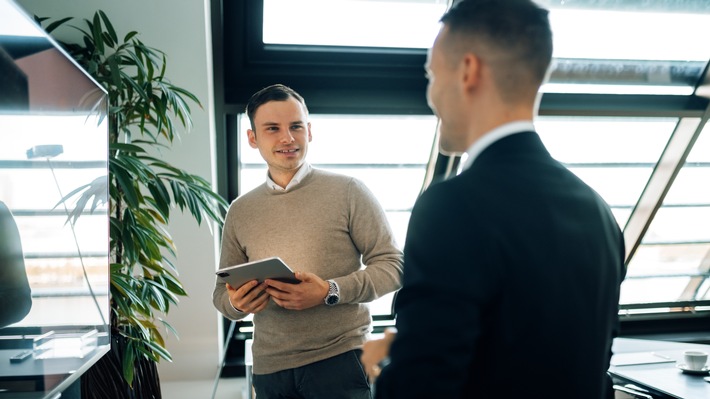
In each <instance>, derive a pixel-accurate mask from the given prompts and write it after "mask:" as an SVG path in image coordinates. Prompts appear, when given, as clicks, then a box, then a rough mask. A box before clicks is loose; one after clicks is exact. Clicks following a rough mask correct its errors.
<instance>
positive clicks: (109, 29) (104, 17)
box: [98, 10, 118, 43]
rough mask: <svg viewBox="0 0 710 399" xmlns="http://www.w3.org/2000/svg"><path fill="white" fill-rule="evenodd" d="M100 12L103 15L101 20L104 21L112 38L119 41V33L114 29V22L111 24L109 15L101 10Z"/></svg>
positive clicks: (116, 41)
mask: <svg viewBox="0 0 710 399" xmlns="http://www.w3.org/2000/svg"><path fill="white" fill-rule="evenodd" d="M98 14H99V16H101V20H103V21H104V26H105V27H106V32H107V33H108V35H109V36H110V37H111V40H113V42H114V43H118V35H116V31H115V30H114V29H113V24H111V21H109V19H108V17H107V16H106V14H105V13H104V12H103V11H101V10H99V11H98Z"/></svg>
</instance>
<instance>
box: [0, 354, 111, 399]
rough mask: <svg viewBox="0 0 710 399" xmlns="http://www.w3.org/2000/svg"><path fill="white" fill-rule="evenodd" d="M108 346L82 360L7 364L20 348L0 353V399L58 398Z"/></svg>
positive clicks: (32, 360)
mask: <svg viewBox="0 0 710 399" xmlns="http://www.w3.org/2000/svg"><path fill="white" fill-rule="evenodd" d="M109 349H110V347H109V346H108V345H103V346H99V347H98V348H96V349H94V350H93V351H92V352H91V353H88V354H87V355H86V356H85V357H83V358H61V359H44V360H43V359H33V358H29V359H27V360H25V361H23V362H21V363H10V357H12V356H14V355H16V354H17V353H19V352H21V351H22V349H2V350H0V399H15V398H18V399H19V398H28V399H29V398H31V399H35V398H37V399H40V398H57V397H58V396H57V395H58V394H59V393H61V392H62V391H63V390H65V389H66V388H67V387H68V386H70V385H71V384H72V383H73V382H74V381H75V380H77V379H78V378H79V377H80V376H81V374H83V373H84V372H85V371H86V370H87V369H88V368H89V367H91V365H93V364H94V363H96V361H97V360H98V359H99V358H101V356H103V355H104V354H105V353H106V352H108V351H109Z"/></svg>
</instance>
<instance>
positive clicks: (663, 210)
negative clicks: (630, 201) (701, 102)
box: [621, 125, 710, 309]
mask: <svg viewBox="0 0 710 399" xmlns="http://www.w3.org/2000/svg"><path fill="white" fill-rule="evenodd" d="M708 182H710V128H709V127H707V125H706V127H705V128H704V129H703V131H702V133H701V135H700V136H699V138H698V139H697V141H696V143H695V145H694V146H693V149H692V151H691V152H690V154H689V155H688V157H687V159H686V161H685V164H684V165H683V167H682V169H681V170H680V172H679V173H678V176H677V177H676V178H675V180H674V181H673V185H672V186H671V187H670V190H669V191H668V194H666V196H665V199H664V201H663V204H662V206H661V207H660V209H659V210H658V211H657V213H656V215H655V217H654V218H653V221H652V222H651V223H650V226H649V228H648V230H647V232H646V234H645V235H644V236H643V239H642V241H641V245H640V246H639V248H638V249H637V250H636V253H635V254H634V256H633V258H632V259H631V262H630V263H629V265H628V276H627V278H626V281H625V283H624V288H625V289H624V290H623V291H622V298H621V303H622V304H653V303H656V305H654V307H657V308H660V307H665V308H668V309H670V308H682V307H683V306H689V305H691V304H692V303H693V302H696V303H697V304H702V303H705V304H707V303H708V302H707V301H710V278H709V277H710V184H708ZM704 301H705V302H704ZM649 306H650V305H649Z"/></svg>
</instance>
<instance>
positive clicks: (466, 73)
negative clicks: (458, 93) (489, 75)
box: [460, 53, 481, 91]
mask: <svg viewBox="0 0 710 399" xmlns="http://www.w3.org/2000/svg"><path fill="white" fill-rule="evenodd" d="M460 68H461V83H462V85H463V87H464V89H466V90H467V91H468V90H470V89H472V88H474V87H476V86H478V85H479V83H480V81H481V59H480V58H479V57H477V56H476V55H475V54H473V53H466V54H464V57H463V60H461V67H460Z"/></svg>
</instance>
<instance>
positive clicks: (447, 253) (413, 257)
mask: <svg viewBox="0 0 710 399" xmlns="http://www.w3.org/2000/svg"><path fill="white" fill-rule="evenodd" d="M446 190H447V189H445V188H442V186H441V185H438V184H437V185H435V186H432V187H431V188H429V189H428V190H427V191H426V192H425V193H424V194H423V195H422V197H421V198H420V199H419V200H418V201H417V204H416V205H415V207H414V209H413V211H412V216H411V219H410V224H409V230H408V232H407V241H406V243H405V250H404V256H405V260H404V264H405V271H404V278H403V288H402V289H401V290H400V292H399V294H398V297H397V302H396V305H395V306H396V312H397V322H396V325H397V329H398V334H397V337H396V339H395V341H394V342H393V344H392V348H391V352H390V358H391V363H390V364H389V365H388V366H387V367H385V368H384V369H383V371H382V374H381V375H380V377H379V378H378V379H377V385H376V390H375V392H376V395H377V398H379V399H383V398H409V399H411V398H456V397H460V396H461V391H462V389H463V387H464V384H465V381H466V378H467V376H468V375H469V372H470V366H471V361H472V359H473V357H474V356H475V355H476V349H477V348H476V343H477V340H478V339H479V336H480V335H481V331H482V330H481V324H482V319H483V318H484V315H485V308H486V306H487V304H488V303H489V302H490V301H491V298H492V297H493V296H494V295H495V292H496V290H497V289H498V287H499V286H500V277H499V274H498V272H496V271H495V268H492V267H489V265H491V264H494V263H495V262H492V260H491V253H492V251H493V250H492V248H493V243H492V241H494V240H495V238H494V237H495V235H496V233H495V232H494V231H490V230H489V231H485V230H488V229H486V228H485V227H484V226H472V225H469V223H477V222H476V220H479V218H477V216H476V214H475V213H474V212H475V210H471V209H467V208H466V206H465V205H463V204H462V203H461V201H459V200H458V199H457V198H456V193H452V192H451V190H449V192H447V191H446ZM457 202H458V203H457ZM462 220H465V221H466V225H461V221H462ZM480 223H484V220H482V219H480ZM482 230H484V233H485V234H481V231H482ZM433 316H435V317H436V320H433V319H427V318H428V317H433ZM434 323H435V324H436V328H432V326H433V325H434Z"/></svg>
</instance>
